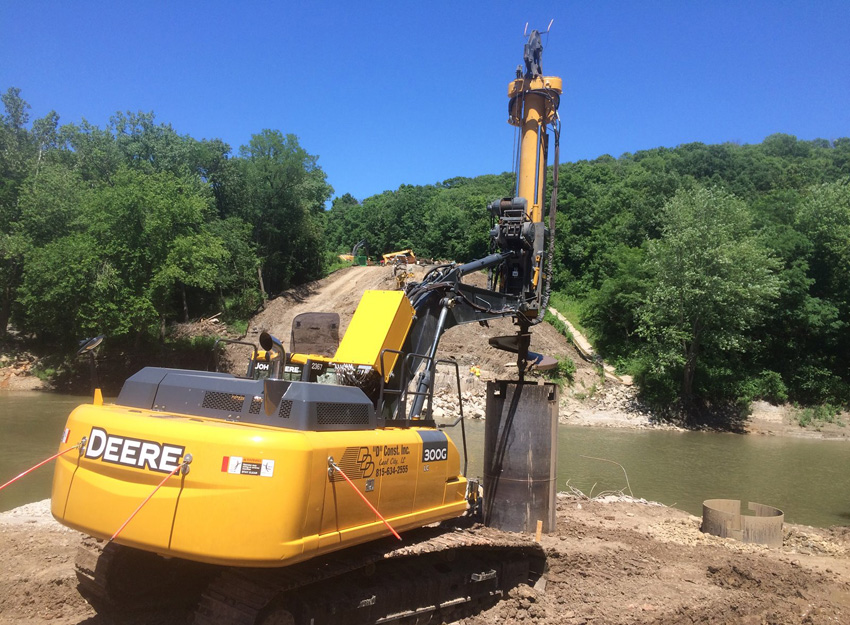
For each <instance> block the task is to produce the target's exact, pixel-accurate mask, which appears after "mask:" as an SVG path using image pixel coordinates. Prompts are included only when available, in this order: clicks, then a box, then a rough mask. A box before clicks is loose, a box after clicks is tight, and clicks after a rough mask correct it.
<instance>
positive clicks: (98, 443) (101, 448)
mask: <svg viewBox="0 0 850 625" xmlns="http://www.w3.org/2000/svg"><path fill="white" fill-rule="evenodd" d="M185 450H186V448H185V447H184V446H182V445H173V444H170V443H158V442H156V441H149V440H145V439H141V438H131V437H129V436H116V435H114V434H109V433H108V432H107V431H106V430H104V429H103V428H98V427H92V429H91V433H90V434H89V438H88V442H87V443H86V453H85V457H86V458H90V459H92V460H98V459H100V460H101V461H103V462H109V463H111V464H120V465H123V466H125V467H135V468H137V469H149V470H151V471H158V472H160V473H171V472H172V471H174V470H175V469H176V468H177V467H178V466H180V459H181V458H182V457H183V452H184V451H185Z"/></svg>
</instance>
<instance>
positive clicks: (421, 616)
mask: <svg viewBox="0 0 850 625" xmlns="http://www.w3.org/2000/svg"><path fill="white" fill-rule="evenodd" d="M541 51H542V46H541V44H540V35H539V33H538V32H537V31H533V32H532V34H531V36H530V38H529V41H528V44H527V45H526V50H525V65H526V68H525V71H524V72H523V71H522V70H521V69H520V68H518V69H517V77H516V79H515V80H513V81H512V82H511V83H510V85H509V89H508V95H509V98H510V100H509V102H510V103H509V109H508V110H509V122H510V123H511V124H513V125H515V126H517V127H518V129H519V132H520V134H521V141H520V142H519V151H518V154H517V162H518V167H517V182H516V192H515V195H514V196H513V197H509V198H504V199H501V200H498V201H496V202H493V203H492V204H491V205H490V206H489V207H488V209H489V211H490V214H491V215H492V217H493V228H492V230H491V232H490V236H491V245H492V253H490V254H489V255H488V256H487V257H485V258H482V259H480V260H477V261H474V262H470V263H466V264H460V265H458V264H451V265H443V266H438V267H436V268H434V269H432V270H431V271H430V272H429V273H428V274H427V275H426V276H425V278H424V279H423V280H422V282H419V283H411V284H409V285H408V286H407V288H406V290H405V291H404V292H402V291H367V292H365V293H364V295H363V298H362V300H361V301H360V304H359V305H358V307H357V310H356V312H355V314H354V316H353V318H352V320H351V322H350V324H349V326H348V328H347V331H346V332H345V334H344V336H343V338H342V340H341V341H340V343H339V345H338V347H337V348H336V350H335V351H333V352H330V351H325V352H324V353H312V352H313V351H314V350H312V349H310V348H309V347H308V348H306V349H304V350H303V352H296V351H294V348H293V344H292V343H291V344H290V352H289V353H287V352H286V350H285V349H284V347H283V345H282V343H281V342H280V341H279V340H278V339H276V338H275V337H273V336H271V335H268V334H266V333H264V334H263V335H261V338H260V343H261V347H262V351H257V350H255V352H254V356H253V357H252V366H251V368H249V371H248V374H249V375H247V376H245V377H240V376H236V375H231V374H226V373H211V372H200V371H187V370H177V369H166V368H157V367H147V368H144V369H142V370H141V371H139V372H138V373H136V374H135V375H133V376H132V377H130V378H129V379H128V380H127V381H126V382H125V384H124V386H123V388H122V389H121V392H120V394H119V396H118V398H117V399H116V401H115V402H114V403H112V404H106V403H103V401H102V399H100V397H99V394H96V396H95V401H94V402H93V403H92V404H86V405H82V406H80V407H78V408H77V409H76V410H74V411H73V413H72V414H71V415H70V417H69V418H68V421H67V425H66V428H65V430H64V434H63V437H62V444H61V446H60V451H69V450H74V449H75V448H76V451H69V453H65V454H63V455H62V456H61V457H60V458H59V459H58V460H57V464H56V469H55V474H54V480H53V492H52V512H53V515H54V516H55V517H56V519H57V520H58V521H59V522H60V523H62V524H64V525H66V526H68V527H71V528H73V529H75V530H79V531H80V532H83V533H84V534H86V535H87V536H89V537H91V538H89V539H86V540H85V541H84V545H83V547H82V548H81V554H80V557H79V559H78V576H79V579H80V590H81V592H83V594H84V595H85V596H86V597H87V598H88V599H89V600H90V601H91V602H92V603H93V604H95V605H99V606H104V609H105V607H113V608H138V609H150V608H151V607H153V606H161V605H164V604H165V603H167V602H169V601H180V600H186V599H188V598H191V597H194V596H196V595H197V593H200V600H199V603H198V606H197V609H196V612H195V615H194V619H195V622H196V623H198V624H207V625H209V624H213V623H266V624H270V623H295V622H297V623H327V622H341V623H388V622H402V621H406V622H417V623H422V622H428V620H429V619H430V618H435V619H445V618H447V615H448V614H449V613H450V612H451V611H452V610H455V609H462V608H468V607H469V606H472V605H474V604H476V602H482V601H483V602H486V601H494V600H497V599H498V597H499V596H500V595H501V594H502V593H504V592H506V591H507V590H508V589H509V588H511V587H512V586H513V585H516V584H518V583H521V582H528V581H529V580H531V581H533V580H534V578H535V577H536V576H539V575H540V573H541V572H542V567H543V563H544V557H543V554H542V551H541V550H540V548H539V546H537V545H536V544H535V543H533V542H531V541H529V540H527V539H526V538H525V537H522V536H519V535H511V534H507V533H503V532H499V531H497V530H492V529H489V528H477V529H475V530H474V531H472V530H470V529H468V526H469V525H471V524H472V522H474V517H473V516H472V513H474V511H475V509H476V507H477V505H478V496H479V489H478V485H477V484H476V483H474V481H471V480H467V478H466V476H465V470H462V469H461V462H460V454H459V452H458V450H457V447H456V446H455V444H454V443H453V442H452V440H451V439H449V438H448V437H447V436H446V434H445V432H444V431H443V430H442V429H441V428H439V427H437V426H436V425H435V422H434V421H433V420H432V418H431V412H430V404H431V398H432V393H433V377H434V372H435V370H436V369H437V367H438V366H451V363H449V364H448V365H446V363H443V364H442V365H441V364H440V361H439V359H438V356H437V353H438V344H439V340H440V336H441V335H442V334H443V332H445V331H446V330H448V329H449V328H451V327H452V326H454V325H459V324H463V323H470V322H474V321H477V322H482V323H486V321H487V320H490V319H496V318H502V317H512V318H514V319H515V321H516V324H517V326H518V332H517V334H516V335H513V336H510V337H500V338H497V339H494V340H491V342H492V343H494V344H495V345H497V346H498V347H502V348H505V349H508V350H510V351H514V352H516V353H517V359H518V360H517V364H518V367H519V373H520V376H522V375H524V373H525V371H526V368H527V366H528V365H529V364H531V365H535V364H537V365H538V366H539V365H540V364H541V358H540V357H539V356H537V355H536V354H533V353H531V352H529V350H528V348H529V340H530V327H531V326H532V325H534V324H535V323H537V322H539V321H540V320H541V319H542V316H543V315H542V311H543V310H544V308H545V306H546V300H547V298H548V284H549V278H550V276H551V274H552V271H551V258H552V256H551V250H552V247H553V234H554V203H555V197H556V193H553V195H552V206H551V207H550V229H549V231H548V234H547V231H546V228H545V227H544V224H543V216H542V215H543V203H544V200H543V194H544V188H545V182H546V181H545V178H546V163H547V151H548V143H549V132H548V129H549V128H551V130H552V131H553V135H554V138H555V172H556V173H555V176H556V179H555V180H556V181H557V145H558V131H559V121H558V115H557V110H558V104H559V96H560V93H561V80H560V79H559V78H556V77H550V76H543V75H542V73H541V70H540V54H541ZM547 243H548V261H547V252H546V247H547ZM481 270H488V271H489V275H490V282H489V288H486V289H485V288H477V287H473V286H470V285H467V284H465V283H464V282H463V278H464V276H466V275H468V274H470V273H471V272H477V271H481ZM337 323H338V319H337ZM316 351H318V350H316ZM258 354H259V355H258ZM260 355H261V356H260ZM258 365H263V366H259V367H258ZM455 366H456V365H455ZM461 417H462V412H461ZM452 519H455V520H454V521H452V522H451V524H450V525H448V526H447V525H446V524H445V522H447V521H448V520H452ZM457 519H460V520H457ZM464 519H465V520H464ZM439 522H444V523H443V525H441V526H434V525H433V524H435V523H439ZM425 526H429V527H425ZM397 537H400V541H399V540H398V539H397Z"/></svg>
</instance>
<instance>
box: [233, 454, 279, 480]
mask: <svg viewBox="0 0 850 625" xmlns="http://www.w3.org/2000/svg"><path fill="white" fill-rule="evenodd" d="M221 472H222V473H233V474H236V475H259V476H260V477H272V476H273V475H274V460H265V459H261V458H243V457H242V456H224V457H223V458H222V459H221Z"/></svg>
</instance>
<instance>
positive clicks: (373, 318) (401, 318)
mask: <svg viewBox="0 0 850 625" xmlns="http://www.w3.org/2000/svg"><path fill="white" fill-rule="evenodd" d="M413 315H414V310H413V306H411V304H410V301H409V300H408V299H407V296H406V295H405V294H404V293H403V292H402V291H366V292H364V293H363V297H362V298H361V299H360V303H359V304H358V305H357V310H356V311H354V316H353V317H352V318H351V323H349V324H348V329H347V330H346V331H345V336H343V337H342V341H341V342H340V344H339V347H338V348H337V350H336V354H335V355H334V357H333V361H334V362H337V363H342V364H353V365H369V366H372V367H374V369H375V370H376V371H381V352H382V351H383V350H385V349H393V350H401V348H402V345H404V340H405V339H406V338H407V333H408V331H409V330H410V326H411V324H412V323H413ZM396 358H397V356H396V355H395V354H388V355H387V356H386V357H385V358H384V363H383V366H384V369H383V371H384V379H385V381H386V380H389V375H390V372H391V371H392V369H393V367H394V366H395V362H396Z"/></svg>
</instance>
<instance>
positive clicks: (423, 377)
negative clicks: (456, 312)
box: [410, 303, 449, 419]
mask: <svg viewBox="0 0 850 625" xmlns="http://www.w3.org/2000/svg"><path fill="white" fill-rule="evenodd" d="M448 314H449V307H448V304H447V303H444V304H443V307H442V309H441V310H440V318H439V319H438V320H437V328H436V332H434V340H433V341H431V346H430V347H429V348H428V358H427V362H428V363H433V362H434V356H435V355H436V354H437V346H438V345H439V343H440V336H441V335H442V334H443V326H445V325H446V317H447V316H448ZM432 368H433V364H430V365H429V366H426V367H425V368H424V369H423V370H422V371H421V372H420V373H419V377H418V378H417V380H416V394H415V395H414V397H413V404H412V405H411V406H410V418H411V419H417V418H419V415H420V414H422V406H423V405H424V403H425V397H426V395H427V393H428V389H429V388H430V387H431V384H432V382H431V374H432V371H431V369H432Z"/></svg>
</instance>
